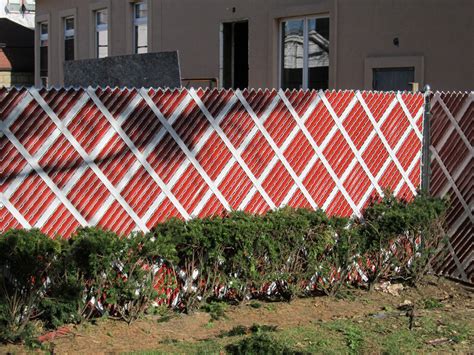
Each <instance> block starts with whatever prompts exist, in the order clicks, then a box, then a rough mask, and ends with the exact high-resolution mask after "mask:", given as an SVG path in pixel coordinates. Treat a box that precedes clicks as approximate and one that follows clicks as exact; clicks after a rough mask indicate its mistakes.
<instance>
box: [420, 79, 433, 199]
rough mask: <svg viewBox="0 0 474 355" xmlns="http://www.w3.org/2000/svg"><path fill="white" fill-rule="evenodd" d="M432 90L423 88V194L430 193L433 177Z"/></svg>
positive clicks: (426, 86) (427, 87)
mask: <svg viewBox="0 0 474 355" xmlns="http://www.w3.org/2000/svg"><path fill="white" fill-rule="evenodd" d="M431 94H432V92H431V88H430V86H429V85H425V87H424V88H423V96H424V99H425V104H424V107H425V110H424V112H423V147H422V152H421V154H422V157H421V191H422V192H423V193H426V194H429V193H430V176H431V154H430V145H431V137H430V134H431V129H430V124H431V102H430V98H431Z"/></svg>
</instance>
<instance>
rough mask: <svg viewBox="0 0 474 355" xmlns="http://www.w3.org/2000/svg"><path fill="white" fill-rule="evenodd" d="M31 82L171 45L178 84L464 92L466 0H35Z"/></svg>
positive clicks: (56, 79) (473, 6) (472, 54)
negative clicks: (68, 67) (76, 65)
mask: <svg viewBox="0 0 474 355" xmlns="http://www.w3.org/2000/svg"><path fill="white" fill-rule="evenodd" d="M36 11H37V16H36V24H35V28H36V38H35V58H36V63H35V67H36V78H35V79H36V80H35V81H36V84H37V85H41V84H48V85H62V84H63V78H64V73H63V63H64V61H65V60H73V59H87V58H101V57H104V56H115V55H123V54H132V53H137V54H140V53H145V52H158V51H173V50H178V52H179V56H180V64H181V73H182V77H183V82H185V83H187V84H189V85H194V86H196V85H201V84H202V85H207V84H205V83H208V84H209V83H218V84H217V85H218V86H220V87H232V88H243V87H254V88H315V89H320V88H322V89H325V88H330V89H378V90H390V89H410V88H411V84H410V83H417V85H418V86H419V87H422V86H423V85H424V84H426V83H429V84H430V85H431V86H432V87H433V88H435V89H439V90H470V89H472V87H473V83H474V71H473V70H472V66H473V63H474V45H473V41H472V34H473V33H474V21H473V19H474V17H473V16H472V14H473V13H474V1H472V0H416V1H413V0H358V1H354V0H141V1H135V0H37V1H36Z"/></svg>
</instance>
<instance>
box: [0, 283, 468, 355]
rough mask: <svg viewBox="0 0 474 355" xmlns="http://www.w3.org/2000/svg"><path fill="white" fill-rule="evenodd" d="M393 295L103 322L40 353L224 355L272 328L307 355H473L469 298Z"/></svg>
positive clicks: (358, 293)
mask: <svg viewBox="0 0 474 355" xmlns="http://www.w3.org/2000/svg"><path fill="white" fill-rule="evenodd" d="M391 291H392V293H394V294H391V293H389V292H387V290H385V291H382V290H374V291H372V292H367V291H364V290H350V291H348V292H346V293H344V297H342V298H330V297H317V298H306V299H296V300H294V301H292V302H291V303H266V302H256V301H249V302H246V303H243V304H241V305H239V306H228V307H226V309H225V313H224V315H223V316H221V317H220V318H219V319H217V320H213V319H212V318H211V315H210V314H208V313H205V312H195V313H193V314H191V315H184V314H175V313H172V312H169V313H166V314H162V315H157V316H148V317H146V318H145V319H141V320H138V321H136V322H134V323H132V324H130V325H128V324H126V323H124V322H120V321H113V320H105V319H104V320H98V321H97V322H95V324H91V323H85V324H81V325H75V326H70V329H71V332H70V333H69V334H67V335H64V336H60V337H57V338H55V339H53V340H52V341H51V342H49V343H48V342H47V343H44V344H43V348H42V349H41V350H40V349H37V350H40V351H47V352H54V353H59V354H64V353H123V352H140V353H147V352H150V353H170V352H172V353H222V352H223V350H224V349H225V346H226V345H228V344H230V343H232V342H237V341H239V340H241V339H243V338H244V337H245V336H247V335H240V336H237V337H235V336H230V335H227V336H226V335H225V334H226V332H229V331H231V330H232V329H235V328H236V327H239V326H240V327H247V328H248V329H250V327H251V326H252V325H266V326H273V327H272V329H274V330H275V331H274V332H273V333H272V336H273V337H274V338H275V339H277V340H279V341H284V342H285V343H286V344H289V345H291V346H292V347H293V348H295V349H299V350H302V351H305V352H332V351H334V352H336V353H339V351H340V352H346V353H347V352H356V353H367V352H370V353H379V352H388V353H391V352H397V351H398V352H404V351H403V350H404V349H405V350H407V351H410V352H411V351H415V352H423V353H425V352H447V351H451V352H457V353H459V352H464V353H472V352H474V344H473V343H474V335H473V330H474V293H473V292H472V290H470V289H468V288H466V287H463V286H462V285H460V284H457V283H454V282H451V281H448V280H446V279H438V278H434V277H431V278H427V279H426V280H425V281H423V283H422V285H420V286H419V287H418V288H405V289H402V290H396V289H394V290H391ZM397 292H398V293H399V294H398V295H397ZM403 303H405V304H410V303H411V304H412V305H414V310H413V313H412V316H413V317H411V319H410V317H409V316H407V312H406V310H405V311H404V310H400V309H399V308H400V305H401V304H403ZM410 321H411V326H412V329H411V330H410V329H409V327H410ZM403 346H407V347H406V348H403ZM392 350H393V351H392ZM29 351H32V350H31V349H29V348H26V347H23V346H18V345H15V346H14V345H7V346H0V352H2V353H22V352H29Z"/></svg>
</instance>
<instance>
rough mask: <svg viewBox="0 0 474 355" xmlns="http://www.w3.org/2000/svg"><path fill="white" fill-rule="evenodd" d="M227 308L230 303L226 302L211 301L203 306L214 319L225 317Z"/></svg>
mask: <svg viewBox="0 0 474 355" xmlns="http://www.w3.org/2000/svg"><path fill="white" fill-rule="evenodd" d="M227 308H228V304H227V303H224V302H210V303H206V304H205V305H203V306H202V310H203V311H205V312H207V313H209V315H210V316H211V320H212V321H215V320H219V319H221V318H225V317H226V315H225V311H226V310H227Z"/></svg>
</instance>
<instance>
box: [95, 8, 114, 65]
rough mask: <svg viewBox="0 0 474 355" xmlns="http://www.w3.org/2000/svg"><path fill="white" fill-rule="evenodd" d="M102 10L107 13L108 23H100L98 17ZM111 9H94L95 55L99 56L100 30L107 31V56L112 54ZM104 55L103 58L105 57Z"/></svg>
mask: <svg viewBox="0 0 474 355" xmlns="http://www.w3.org/2000/svg"><path fill="white" fill-rule="evenodd" d="M101 12H105V13H107V23H106V24H100V25H99V24H98V23H97V22H98V17H99V14H100V13H101ZM109 15H110V14H109V9H108V8H104V9H97V10H95V11H94V39H95V43H94V46H95V57H96V58H100V57H99V32H107V55H106V56H105V57H108V56H109V55H110V39H109V20H110V17H109ZM105 57H103V58H105Z"/></svg>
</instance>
